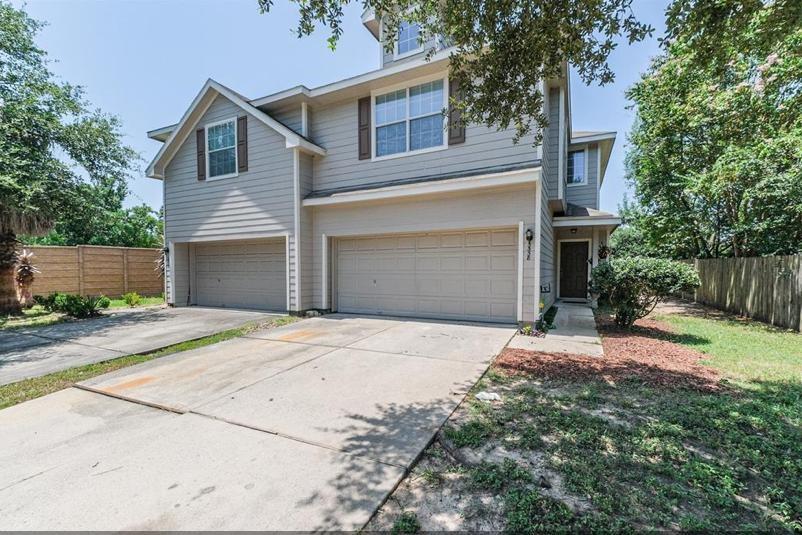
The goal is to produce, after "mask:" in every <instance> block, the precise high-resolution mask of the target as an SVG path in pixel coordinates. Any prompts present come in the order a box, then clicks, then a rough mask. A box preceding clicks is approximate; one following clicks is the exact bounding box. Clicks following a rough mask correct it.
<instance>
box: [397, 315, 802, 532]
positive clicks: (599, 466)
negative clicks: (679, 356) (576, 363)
mask: <svg viewBox="0 0 802 535" xmlns="http://www.w3.org/2000/svg"><path fill="white" fill-rule="evenodd" d="M659 319H661V320H663V321H666V322H667V323H669V324H670V325H672V327H673V328H674V329H675V330H676V340H677V341H680V342H681V343H683V344H685V345H688V346H690V347H693V348H694V349H697V350H699V351H703V352H704V353H706V355H707V362H708V363H709V365H710V366H714V367H716V368H718V369H719V370H721V371H722V373H723V374H724V375H725V376H726V378H727V382H726V385H725V386H726V387H725V388H722V389H721V390H720V391H716V392H711V391H701V390H695V389H691V388H679V387H673V388H671V387H656V386H651V385H650V384H649V383H646V382H644V381H642V380H639V379H638V378H635V379H632V380H627V381H620V382H618V383H609V382H605V381H604V380H602V379H601V378H599V379H594V380H577V379H568V378H564V379H545V378H543V377H531V376H528V377H523V378H522V377H520V376H508V375H506V374H505V373H504V372H503V371H501V370H500V369H491V371H490V372H489V373H488V374H487V375H486V376H485V377H484V378H483V379H482V380H481V381H480V383H479V384H477V385H476V387H475V388H474V390H473V393H476V392H479V391H482V390H486V391H495V392H500V393H502V400H503V401H502V402H501V403H493V404H488V403H483V402H480V401H478V400H476V399H475V398H474V396H472V395H471V396H469V397H468V398H467V400H466V404H465V405H464V406H463V407H462V408H461V409H460V413H461V414H460V416H459V417H458V418H457V419H456V420H455V422H459V423H449V424H448V427H447V428H446V430H445V434H446V436H447V437H448V438H449V439H450V440H451V441H452V442H453V443H454V445H455V446H457V447H469V448H477V449H478V448H491V450H492V448H493V447H494V446H495V447H496V449H498V448H503V450H505V451H507V452H512V454H514V455H515V459H517V462H516V461H514V460H510V459H506V460H504V461H503V462H496V463H489V462H484V463H482V464H481V465H479V466H478V467H473V468H471V469H470V470H469V471H468V475H467V477H466V478H465V480H464V481H463V482H462V483H460V484H461V485H462V487H460V489H459V490H454V488H453V487H452V488H451V489H450V490H449V492H450V493H455V492H471V493H474V494H476V495H480V494H481V493H485V494H487V493H492V495H495V496H497V497H498V502H496V504H495V506H492V507H488V508H487V509H486V510H485V511H484V514H487V515H491V514H492V515H502V521H503V522H502V523H503V525H506V529H507V531H509V532H512V533H535V532H542V531H566V530H571V531H586V530H587V531H594V530H600V531H610V530H613V531H647V530H669V529H670V530H695V531H713V530H716V531H722V530H736V529H737V530H764V531H765V530H772V531H785V530H790V531H799V530H802V335H800V334H795V333H789V332H785V331H781V330H777V329H773V328H771V327H767V326H764V325H761V324H757V323H754V322H744V321H738V320H735V319H731V318H730V319H727V318H720V317H697V316H686V315H671V316H664V317H661V318H659ZM565 377H571V375H566V376H565ZM481 451H487V450H484V449H482V450H481ZM534 458H536V459H540V461H538V462H540V463H542V464H526V463H527V462H528V461H526V460H527V459H534ZM522 460H523V461H522ZM522 462H523V464H521V463H522ZM542 474H546V475H547V477H548V478H549V479H551V480H552V481H555V482H557V481H558V482H559V485H557V484H556V483H555V486H556V487H558V489H557V490H558V492H553V491H551V490H550V491H548V492H547V491H544V490H543V489H541V488H538V485H537V484H536V483H534V481H535V480H536V479H537V477H538V475H542ZM428 477H429V479H431V480H432V481H436V480H437V479H438V476H437V474H429V476H428ZM430 492H438V489H437V488H433V489H432V490H431V491H430ZM577 500H580V501H583V502H587V503H588V504H589V507H588V508H587V509H582V508H578V507H577V506H576V503H577ZM407 507H408V510H412V511H414V507H411V506H410V504H407ZM462 513H464V511H463V512H461V513H460V514H462ZM424 529H427V527H426V526H424Z"/></svg>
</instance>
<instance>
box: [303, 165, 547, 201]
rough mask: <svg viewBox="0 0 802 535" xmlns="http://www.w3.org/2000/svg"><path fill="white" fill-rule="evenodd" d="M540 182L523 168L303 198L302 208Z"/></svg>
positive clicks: (537, 174)
mask: <svg viewBox="0 0 802 535" xmlns="http://www.w3.org/2000/svg"><path fill="white" fill-rule="evenodd" d="M540 179H541V168H540V167H535V168H532V169H523V170H519V171H510V172H507V173H492V174H487V175H478V176H473V177H464V178H452V179H448V180H438V181H432V182H422V183H418V184H402V185H398V186H387V187H384V188H376V189H371V190H358V191H349V192H345V193H335V194H333V195H330V196H328V197H313V198H311V199H304V201H303V205H304V206H328V205H334V204H346V203H353V202H365V201H376V200H382V199H398V198H403V197H412V196H416V195H430V194H436V193H450V192H456V191H467V190H473V189H480V188H490V187H500V186H513V185H519V184H530V183H531V184H535V183H536V182H538V181H540Z"/></svg>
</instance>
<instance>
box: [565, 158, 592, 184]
mask: <svg viewBox="0 0 802 535" xmlns="http://www.w3.org/2000/svg"><path fill="white" fill-rule="evenodd" d="M585 183H587V173H586V170H585V151H584V149H583V150H572V151H569V152H568V184H572V185H579V184H585Z"/></svg>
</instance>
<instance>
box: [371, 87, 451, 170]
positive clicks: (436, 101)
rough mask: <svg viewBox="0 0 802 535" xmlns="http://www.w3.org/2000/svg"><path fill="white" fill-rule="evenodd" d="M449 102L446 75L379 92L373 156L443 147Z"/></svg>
mask: <svg viewBox="0 0 802 535" xmlns="http://www.w3.org/2000/svg"><path fill="white" fill-rule="evenodd" d="M446 105H447V102H446V90H445V81H444V80H443V79H438V80H432V81H430V82H426V83H423V84H420V85H415V86H412V87H407V88H404V89H399V90H396V91H391V92H389V93H383V94H380V95H376V97H375V101H374V107H373V109H374V127H375V134H376V135H375V139H376V146H375V151H374V156H375V157H377V158H380V157H382V156H390V155H393V154H402V153H407V152H409V153H411V152H417V151H423V150H426V149H433V148H438V147H444V146H445V143H444V140H445V138H444V133H443V131H444V120H445V117H444V115H443V110H444V109H445V107H446Z"/></svg>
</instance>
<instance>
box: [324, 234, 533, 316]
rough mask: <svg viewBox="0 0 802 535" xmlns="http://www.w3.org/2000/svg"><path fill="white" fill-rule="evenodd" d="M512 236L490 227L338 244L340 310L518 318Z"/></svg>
mask: <svg viewBox="0 0 802 535" xmlns="http://www.w3.org/2000/svg"><path fill="white" fill-rule="evenodd" d="M510 236H512V239H511V240H510ZM516 236H517V232H516V231H515V230H510V231H507V230H500V231H499V230H494V231H467V232H453V231H452V232H445V233H427V234H419V235H403V236H379V237H375V236H372V237H366V238H348V239H346V240H343V241H344V242H346V243H347V244H348V247H346V248H343V247H342V246H338V257H337V272H338V277H337V292H338V301H337V303H338V310H340V311H341V312H354V313H366V314H386V315H392V314H397V315H410V316H422V317H434V318H449V319H468V320H476V321H504V322H508V321H509V322H512V321H515V316H516V310H517V306H516V305H517V291H516V289H517V284H516V277H517V269H516V268H517V241H516ZM341 243H342V242H338V245H341Z"/></svg>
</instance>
